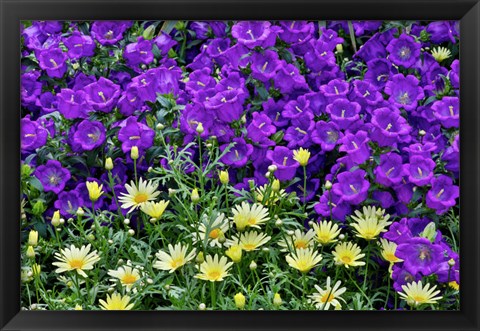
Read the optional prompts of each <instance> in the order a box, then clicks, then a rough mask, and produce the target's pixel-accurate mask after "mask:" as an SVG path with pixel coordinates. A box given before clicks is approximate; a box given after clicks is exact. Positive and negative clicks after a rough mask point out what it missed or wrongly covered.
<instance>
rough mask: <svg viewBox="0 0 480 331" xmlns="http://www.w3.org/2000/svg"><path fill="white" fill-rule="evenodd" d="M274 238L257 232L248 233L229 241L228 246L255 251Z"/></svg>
mask: <svg viewBox="0 0 480 331" xmlns="http://www.w3.org/2000/svg"><path fill="white" fill-rule="evenodd" d="M270 239H272V237H270V236H267V235H266V234H265V233H257V232H255V231H248V232H245V233H242V234H240V237H236V236H234V237H233V238H232V239H230V240H227V246H233V245H239V246H240V247H241V248H242V249H243V250H244V251H247V252H249V251H254V250H257V249H258V248H259V247H260V246H262V245H265V244H266V243H267V242H268V241H269V240H270Z"/></svg>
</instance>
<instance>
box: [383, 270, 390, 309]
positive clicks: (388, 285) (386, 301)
mask: <svg viewBox="0 0 480 331" xmlns="http://www.w3.org/2000/svg"><path fill="white" fill-rule="evenodd" d="M389 296H390V274H389V275H388V283H387V297H386V298H385V305H384V306H383V309H387V303H388V297H389Z"/></svg>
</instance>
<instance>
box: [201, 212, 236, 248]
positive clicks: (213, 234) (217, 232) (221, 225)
mask: <svg viewBox="0 0 480 331" xmlns="http://www.w3.org/2000/svg"><path fill="white" fill-rule="evenodd" d="M208 223H209V220H208V218H206V217H205V218H203V220H202V222H201V223H200V225H199V226H198V234H197V232H195V233H193V242H194V243H196V242H197V241H198V240H197V237H200V241H201V242H204V241H205V240H207V243H208V244H209V245H210V246H211V247H222V245H223V244H222V243H221V242H220V241H219V239H220V238H222V236H223V238H225V236H224V234H225V233H226V232H227V231H228V227H229V225H228V219H227V218H226V217H225V214H224V213H220V214H218V215H217V216H216V217H215V219H214V220H213V222H212V223H211V224H208ZM207 232H208V233H207ZM207 238H208V239H207Z"/></svg>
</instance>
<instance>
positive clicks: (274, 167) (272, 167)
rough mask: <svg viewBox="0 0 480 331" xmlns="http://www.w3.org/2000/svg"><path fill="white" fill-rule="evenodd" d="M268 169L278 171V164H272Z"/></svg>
mask: <svg viewBox="0 0 480 331" xmlns="http://www.w3.org/2000/svg"><path fill="white" fill-rule="evenodd" d="M268 171H270V172H275V171H277V166H276V165H275V164H271V165H269V166H268Z"/></svg>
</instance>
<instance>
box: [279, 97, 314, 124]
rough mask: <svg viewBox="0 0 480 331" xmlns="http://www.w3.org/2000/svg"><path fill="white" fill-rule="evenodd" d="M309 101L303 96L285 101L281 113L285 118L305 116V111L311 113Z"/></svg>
mask: <svg viewBox="0 0 480 331" xmlns="http://www.w3.org/2000/svg"><path fill="white" fill-rule="evenodd" d="M309 106H310V101H309V100H308V99H307V98H306V97H305V96H304V95H302V96H300V97H298V99H297V100H291V101H289V102H287V104H286V105H285V107H284V108H283V111H282V115H283V117H285V118H289V119H293V118H299V117H303V116H305V113H307V112H308V113H311V110H310V108H309Z"/></svg>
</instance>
